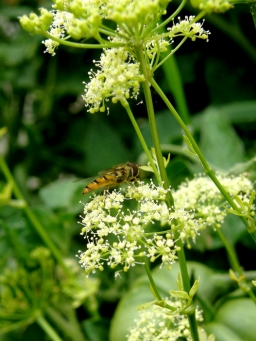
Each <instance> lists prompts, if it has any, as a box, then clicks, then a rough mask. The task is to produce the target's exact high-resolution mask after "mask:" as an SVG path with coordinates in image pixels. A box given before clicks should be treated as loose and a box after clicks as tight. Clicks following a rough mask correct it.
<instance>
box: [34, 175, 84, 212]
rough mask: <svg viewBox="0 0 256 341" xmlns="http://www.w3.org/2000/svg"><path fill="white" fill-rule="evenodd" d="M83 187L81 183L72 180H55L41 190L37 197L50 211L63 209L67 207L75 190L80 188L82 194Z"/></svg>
mask: <svg viewBox="0 0 256 341" xmlns="http://www.w3.org/2000/svg"><path fill="white" fill-rule="evenodd" d="M83 186H84V185H83V182H74V181H73V179H63V180H57V181H54V182H52V183H50V184H49V185H47V186H45V187H43V188H41V189H40V191H39V195H40V197H41V198H42V200H43V201H44V203H45V204H46V205H47V206H48V207H50V208H52V209H57V208H64V207H68V206H69V204H70V201H71V198H72V196H73V195H74V193H75V191H76V190H77V188H79V187H80V188H81V193H82V190H83ZM81 198H82V195H81ZM77 205H78V202H77ZM78 206H79V205H78Z"/></svg>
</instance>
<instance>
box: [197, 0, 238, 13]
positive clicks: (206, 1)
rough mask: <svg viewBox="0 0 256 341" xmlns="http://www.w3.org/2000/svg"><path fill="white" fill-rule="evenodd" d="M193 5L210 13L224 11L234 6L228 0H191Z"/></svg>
mask: <svg viewBox="0 0 256 341" xmlns="http://www.w3.org/2000/svg"><path fill="white" fill-rule="evenodd" d="M190 2H191V5H192V6H193V7H196V8H199V9H200V10H201V11H202V10H204V11H207V12H208V13H213V12H214V13H224V12H226V11H228V10H229V9H231V8H232V7H233V5H232V3H230V2H229V1H226V0H190Z"/></svg>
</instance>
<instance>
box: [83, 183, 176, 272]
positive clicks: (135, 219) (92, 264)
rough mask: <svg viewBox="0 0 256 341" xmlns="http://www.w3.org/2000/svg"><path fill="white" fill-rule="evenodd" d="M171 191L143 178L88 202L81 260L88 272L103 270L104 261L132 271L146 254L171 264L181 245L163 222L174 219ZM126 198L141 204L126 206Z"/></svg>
mask: <svg viewBox="0 0 256 341" xmlns="http://www.w3.org/2000/svg"><path fill="white" fill-rule="evenodd" d="M167 192H168V190H164V189H163V188H162V187H156V186H155V185H154V184H153V183H151V184H144V183H141V182H139V186H138V187H134V186H129V187H128V189H127V191H125V192H124V193H122V192H121V190H120V191H113V192H112V193H108V192H107V191H106V192H105V193H106V195H101V196H95V197H94V198H93V200H92V201H91V202H90V203H88V204H86V205H85V206H84V214H85V216H84V218H83V220H82V225H83V228H82V232H81V234H82V235H85V238H86V239H87V251H85V252H81V251H80V255H79V258H80V261H79V262H80V264H81V266H82V267H84V268H85V271H86V273H87V274H89V273H90V272H95V270H97V269H99V270H101V271H102V270H103V269H104V264H107V265H108V266H110V267H111V268H116V266H117V265H121V266H122V269H123V271H128V270H129V268H130V267H132V266H135V264H138V263H142V262H143V261H144V257H148V258H149V259H150V261H151V262H153V261H155V260H156V259H157V258H160V259H161V262H162V264H163V265H167V266H168V267H171V265H172V264H173V263H174V262H175V259H176V258H177V256H176V251H177V250H178V248H177V246H176V245H175V242H174V237H173V234H172V233H171V232H170V229H169V227H168V229H167V230H163V229H162V228H160V224H159V223H161V221H162V220H163V219H165V220H167V221H170V220H171V219H172V217H171V215H169V213H168V212H169V210H168V209H167V206H166V204H165V202H164V200H165V197H166V194H167ZM142 193H144V196H142ZM124 202H126V203H129V205H130V206H134V207H135V208H137V207H138V208H137V209H130V208H129V209H128V208H125V207H124ZM157 222H158V224H157ZM155 223H156V224H155ZM154 224H155V225H154ZM154 226H156V227H155V228H154Z"/></svg>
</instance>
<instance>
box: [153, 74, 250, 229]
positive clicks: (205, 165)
mask: <svg viewBox="0 0 256 341" xmlns="http://www.w3.org/2000/svg"><path fill="white" fill-rule="evenodd" d="M149 81H150V83H151V84H152V86H153V87H154V89H155V90H156V92H157V93H158V94H159V96H160V97H161V98H162V100H163V101H164V103H165V104H166V106H167V107H168V109H169V110H170V111H171V113H172V114H173V116H174V117H175V119H176V120H177V122H178V123H179V125H180V126H181V128H182V129H183V130H184V132H185V134H186V136H187V138H188V139H189V141H190V143H191V145H192V147H193V149H194V151H195V153H196V154H197V156H198V158H199V160H200V161H201V163H202V166H203V168H204V170H205V173H206V174H207V175H208V176H209V177H210V178H211V179H212V181H213V182H214V183H215V185H216V186H217V188H218V189H219V191H220V192H221V193H222V195H223V196H224V198H225V199H226V200H227V202H228V203H229V204H230V206H231V207H232V208H233V209H234V210H235V211H237V212H239V213H242V212H241V210H240V209H239V208H238V207H237V206H236V204H235V203H234V201H233V199H232V198H231V197H230V195H229V194H228V192H227V191H226V190H225V188H224V187H223V186H222V185H221V183H220V182H219V180H218V179H217V177H216V175H215V174H214V172H213V171H212V169H211V167H210V166H209V164H208V163H207V161H206V159H205V157H204V155H203V154H202V152H201V150H200V148H199V147H198V145H197V143H196V141H195V140H194V138H193V136H192V134H191V133H190V131H189V129H188V128H187V126H186V125H185V123H184V122H183V121H182V119H181V118H180V116H179V114H178V113H177V111H176V110H175V109H174V107H173V106H172V104H171V103H170V101H169V100H168V98H167V97H166V96H165V94H164V92H163V91H162V89H161V88H160V87H159V85H158V84H157V83H156V81H155V80H154V78H153V77H151V78H150V79H149ZM239 217H240V219H241V220H242V221H243V223H244V224H245V226H246V228H247V230H248V232H249V233H250V234H251V235H253V232H254V231H250V226H249V223H248V222H247V220H246V219H245V218H244V217H242V216H239Z"/></svg>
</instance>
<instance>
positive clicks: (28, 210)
mask: <svg viewBox="0 0 256 341" xmlns="http://www.w3.org/2000/svg"><path fill="white" fill-rule="evenodd" d="M0 168H1V169H2V171H3V173H4V176H5V178H6V180H7V181H8V182H9V183H10V184H11V185H12V188H13V192H14V195H15V196H16V198H17V199H18V200H22V201H23V202H24V203H25V207H24V208H23V210H24V212H25V214H26V216H27V218H28V220H29V221H30V222H31V224H32V225H33V226H34V228H35V229H36V231H37V232H38V234H39V235H40V237H41V238H42V240H43V241H44V242H45V244H46V245H47V246H48V248H49V249H50V250H51V252H52V254H53V255H54V257H55V258H56V259H57V261H58V262H59V264H60V265H61V266H62V268H63V271H64V272H65V273H66V275H67V276H68V277H69V278H73V274H72V273H71V272H70V270H69V268H68V267H67V266H66V264H65V263H64V261H63V256H62V255H61V253H60V252H59V250H58V249H57V247H56V246H55V244H54V243H53V242H52V240H51V239H50V237H49V235H48V234H47V233H46V231H45V230H44V228H43V226H42V225H41V223H40V221H39V220H38V219H37V217H36V216H35V214H34V212H33V211H32V210H31V208H30V207H29V206H28V204H27V202H26V200H25V198H24V196H23V194H22V193H21V191H20V189H19V187H18V185H17V183H16V181H15V180H14V178H13V176H12V174H11V172H10V170H9V168H8V166H7V164H6V162H5V160H4V158H3V157H2V156H1V155H0Z"/></svg>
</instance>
